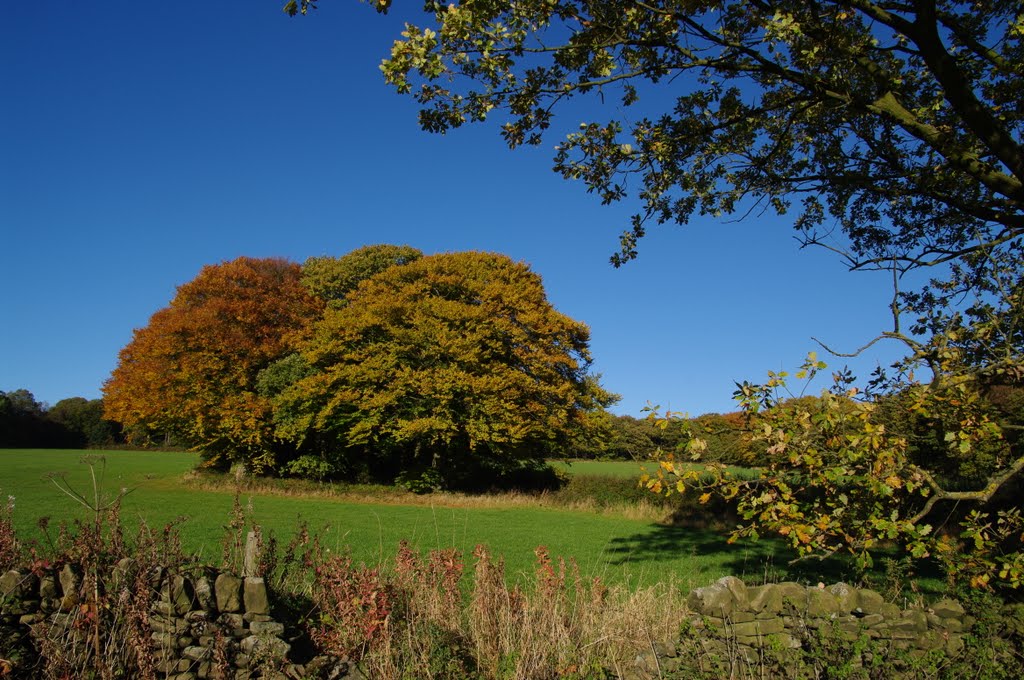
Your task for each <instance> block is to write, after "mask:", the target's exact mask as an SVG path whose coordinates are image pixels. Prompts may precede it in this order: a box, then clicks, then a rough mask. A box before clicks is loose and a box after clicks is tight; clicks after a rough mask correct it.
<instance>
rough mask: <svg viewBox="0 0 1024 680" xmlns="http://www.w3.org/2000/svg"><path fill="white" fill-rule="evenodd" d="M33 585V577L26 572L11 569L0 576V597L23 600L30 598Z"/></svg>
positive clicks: (32, 593)
mask: <svg viewBox="0 0 1024 680" xmlns="http://www.w3.org/2000/svg"><path fill="white" fill-rule="evenodd" d="M34 585H35V577H34V576H32V574H30V573H28V572H22V571H19V570H18V569H11V570H10V571H7V572H5V573H4V575H3V576H0V597H5V598H11V599H12V600H14V599H24V598H28V597H31V596H32V595H34V594H35V593H34V592H33V590H34V588H33V586H34Z"/></svg>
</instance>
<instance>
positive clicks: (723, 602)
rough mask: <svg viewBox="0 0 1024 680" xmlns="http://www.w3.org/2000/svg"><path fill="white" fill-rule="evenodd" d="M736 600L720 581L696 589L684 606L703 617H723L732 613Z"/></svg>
mask: <svg viewBox="0 0 1024 680" xmlns="http://www.w3.org/2000/svg"><path fill="white" fill-rule="evenodd" d="M735 604H736V598H735V597H734V596H733V594H732V592H731V591H730V590H729V588H728V587H727V586H726V585H724V584H723V583H722V582H721V581H718V582H717V583H713V584H711V585H710V586H706V587H704V588H697V589H696V590H694V591H692V592H691V593H690V596H689V597H688V598H687V600H686V605H687V606H688V607H689V608H690V609H692V610H693V611H695V612H697V613H698V614H704V615H705V616H721V617H725V616H728V615H729V614H731V613H732V611H733V609H734V607H735Z"/></svg>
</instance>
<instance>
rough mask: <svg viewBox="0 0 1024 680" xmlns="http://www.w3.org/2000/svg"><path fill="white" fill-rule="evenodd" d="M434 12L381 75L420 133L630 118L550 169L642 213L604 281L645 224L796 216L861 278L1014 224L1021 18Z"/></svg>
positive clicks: (897, 12)
mask: <svg viewBox="0 0 1024 680" xmlns="http://www.w3.org/2000/svg"><path fill="white" fill-rule="evenodd" d="M309 4H310V3H305V2H304V3H302V8H303V10H304V9H305V7H306V6H307V5H309ZM375 4H376V6H377V9H378V11H387V10H388V9H389V6H390V2H377V3H375ZM291 5H292V7H293V9H295V11H297V6H296V4H295V3H291ZM424 10H425V11H426V12H427V13H428V14H429V15H430V16H429V18H424V23H423V24H421V23H419V22H417V23H411V22H410V23H407V24H406V28H405V31H404V32H403V33H402V37H401V39H399V40H397V41H396V42H395V44H394V46H393V47H392V49H391V55H390V57H389V58H387V59H385V60H384V62H383V64H382V70H383V72H384V76H385V79H386V80H387V81H388V82H389V83H390V84H392V85H393V86H394V87H395V88H396V89H397V90H398V91H399V92H402V93H407V94H410V95H411V96H413V97H414V98H415V99H416V101H417V102H419V103H420V104H421V105H422V109H421V111H420V123H421V126H422V127H423V128H424V129H425V130H427V131H431V132H444V131H447V130H449V129H452V128H457V127H460V126H461V125H464V124H466V123H469V122H478V121H484V120H487V119H492V118H495V117H498V118H500V119H502V121H503V122H502V123H501V133H502V135H503V137H504V138H505V140H506V141H507V142H508V144H509V145H510V146H511V147H515V146H518V145H520V144H539V143H541V141H542V137H543V135H544V134H545V133H546V132H547V131H548V129H549V128H550V127H552V126H553V123H554V118H555V115H556V113H557V111H558V109H559V107H566V106H568V104H567V102H568V101H569V100H570V99H573V98H576V97H581V96H586V95H588V94H589V95H595V94H596V95H599V96H600V98H601V101H604V100H605V97H606V96H611V97H615V98H617V99H618V100H619V101H620V102H621V107H622V108H621V109H619V111H618V112H617V113H616V114H615V115H614V117H612V118H611V119H610V120H606V121H587V122H584V123H582V124H580V126H579V128H578V130H577V131H575V132H571V133H569V134H567V136H566V137H565V139H564V140H563V141H562V142H561V143H560V144H559V145H558V147H557V154H556V157H555V170H556V171H557V172H559V173H561V174H562V175H563V176H564V177H565V178H567V179H574V180H582V181H583V182H584V183H585V185H586V187H587V190H588V191H591V192H594V193H596V194H598V195H599V196H600V197H601V199H602V201H603V202H605V203H608V202H613V201H619V200H622V199H624V198H627V197H631V198H636V199H639V201H640V202H641V204H642V206H643V208H642V210H641V211H640V212H638V213H637V214H636V215H635V216H634V218H633V224H632V227H631V228H630V229H629V230H628V231H626V232H625V233H624V234H623V236H622V248H621V252H620V253H618V254H617V255H616V256H615V257H614V258H613V261H614V262H615V263H616V264H621V263H622V262H625V261H626V260H628V259H631V258H633V257H635V255H636V252H637V251H636V246H637V242H638V240H639V239H640V238H641V237H642V236H643V235H644V233H645V230H646V225H647V224H649V223H651V222H657V223H664V222H677V223H686V222H687V221H689V220H690V219H691V218H692V217H693V216H695V215H711V216H720V215H726V214H730V213H734V212H737V211H739V212H741V213H743V212H745V211H747V210H750V209H769V210H773V211H775V212H777V213H779V214H784V213H786V212H788V211H789V210H791V209H792V208H794V206H793V204H794V202H797V203H798V205H797V206H796V207H798V209H799V214H798V215H797V217H796V219H795V222H794V226H795V227H796V228H797V229H799V230H800V231H801V233H802V238H803V239H804V241H805V242H807V243H821V242H825V241H826V238H827V236H828V235H829V233H830V232H831V231H832V227H831V222H832V220H835V221H837V222H838V224H839V226H840V227H841V228H842V230H843V231H844V232H845V234H846V235H847V236H848V237H849V238H850V241H851V243H850V247H849V248H844V254H845V256H846V257H847V258H848V259H849V262H850V264H851V266H854V267H866V268H870V267H878V266H882V267H886V268H888V267H890V266H893V264H894V263H896V266H898V267H900V268H913V267H916V266H919V265H921V264H922V263H925V262H929V261H948V260H950V259H956V258H958V257H960V256H961V255H962V254H964V253H965V252H969V251H973V250H976V249H977V248H978V247H979V245H989V246H991V245H994V244H1001V243H1005V242H1007V241H1009V240H1011V239H1012V238H1014V237H1015V236H1018V235H1020V233H1021V230H1022V228H1024V222H1022V220H1021V214H1020V205H1021V202H1022V200H1024V183H1022V182H1024V151H1022V147H1021V144H1020V136H1021V132H1022V126H1024V109H1022V108H1021V106H1020V92H1021V88H1022V75H1024V73H1022V71H1021V69H1020V64H1021V63H1022V62H1024V41H1022V38H1024V15H1022V14H1020V11H1019V5H1018V3H1016V2H1011V1H1009V0H1006V1H1004V0H995V1H992V2H985V3H977V2H972V1H970V0H942V1H941V2H934V1H933V2H913V3H905V2H890V1H889V0H824V1H821V2H810V3H809V2H804V1H803V0H713V1H710V2H695V3H678V2H651V3H636V2H632V1H631V0H601V1H600V2H590V1H589V0H587V1H584V0H535V1H529V2H515V3H511V2H489V1H477V0H469V1H464V2H460V3H458V4H445V3H427V5H426V6H425V8H424ZM293 13H294V12H293ZM666 95H667V96H666ZM625 110H628V111H630V113H629V115H624V114H622V111H625Z"/></svg>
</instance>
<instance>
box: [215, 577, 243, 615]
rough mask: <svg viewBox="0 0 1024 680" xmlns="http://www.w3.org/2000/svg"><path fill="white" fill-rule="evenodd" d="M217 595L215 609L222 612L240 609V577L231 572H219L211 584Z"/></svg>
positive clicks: (238, 610)
mask: <svg viewBox="0 0 1024 680" xmlns="http://www.w3.org/2000/svg"><path fill="white" fill-rule="evenodd" d="M213 588H214V592H215V593H216V596H217V609H218V610H219V611H222V612H240V611H242V579H240V578H238V577H237V576H232V575H231V574H220V575H219V576H217V580H216V581H215V582H214V584H213Z"/></svg>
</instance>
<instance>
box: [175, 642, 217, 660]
mask: <svg viewBox="0 0 1024 680" xmlns="http://www.w3.org/2000/svg"><path fill="white" fill-rule="evenodd" d="M212 654H213V650H212V649H210V648H209V647H199V646H192V647H186V648H185V649H183V650H181V656H182V657H184V658H186V659H191V660H192V661H202V660H203V659H208V658H210V656H211V655H212Z"/></svg>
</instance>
